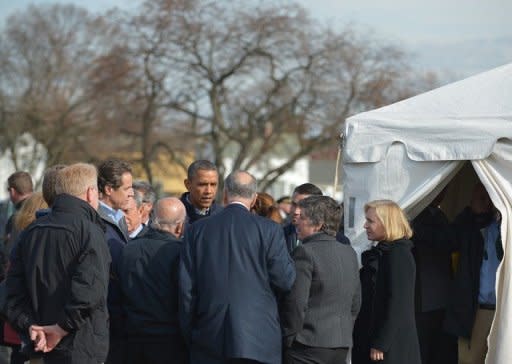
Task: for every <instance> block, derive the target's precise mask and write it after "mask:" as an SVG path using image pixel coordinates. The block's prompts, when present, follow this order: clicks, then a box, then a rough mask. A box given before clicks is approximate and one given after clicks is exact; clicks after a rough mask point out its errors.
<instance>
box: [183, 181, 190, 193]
mask: <svg viewBox="0 0 512 364" xmlns="http://www.w3.org/2000/svg"><path fill="white" fill-rule="evenodd" d="M183 184H184V185H185V188H186V189H187V191H189V192H190V181H189V180H188V178H185V179H184V180H183Z"/></svg>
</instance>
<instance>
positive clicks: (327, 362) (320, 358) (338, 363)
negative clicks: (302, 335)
mask: <svg viewBox="0 0 512 364" xmlns="http://www.w3.org/2000/svg"><path fill="white" fill-rule="evenodd" d="M347 354H348V348H335V349H327V348H313V347H311V346H306V345H302V344H299V343H297V342H294V343H293V344H292V347H291V348H288V349H285V351H284V364H343V363H345V362H346V360H347Z"/></svg>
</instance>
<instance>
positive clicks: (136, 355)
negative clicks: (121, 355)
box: [124, 338, 188, 364]
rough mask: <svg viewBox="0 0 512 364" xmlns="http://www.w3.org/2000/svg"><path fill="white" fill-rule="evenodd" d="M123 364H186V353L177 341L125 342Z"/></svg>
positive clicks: (183, 345) (181, 344) (182, 345)
mask: <svg viewBox="0 0 512 364" xmlns="http://www.w3.org/2000/svg"><path fill="white" fill-rule="evenodd" d="M124 363H125V364H142V363H144V364H168V363H173V364H186V363H188V353H187V350H186V348H185V344H184V343H182V342H180V340H179V339H173V338H169V340H166V341H162V340H158V341H156V340H155V341H145V342H141V341H132V340H130V339H128V340H127V342H126V351H125V361H124Z"/></svg>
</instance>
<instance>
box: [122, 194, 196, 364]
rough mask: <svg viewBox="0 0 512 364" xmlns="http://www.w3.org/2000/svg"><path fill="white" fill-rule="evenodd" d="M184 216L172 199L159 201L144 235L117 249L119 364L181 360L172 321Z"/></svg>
mask: <svg viewBox="0 0 512 364" xmlns="http://www.w3.org/2000/svg"><path fill="white" fill-rule="evenodd" d="M186 216H187V212H186V210H185V206H183V204H182V203H181V201H180V200H179V199H177V198H176V197H167V198H163V199H161V200H159V201H158V202H157V204H156V206H155V218H154V220H153V222H152V225H151V227H150V228H148V231H147V232H146V234H145V235H144V236H142V237H138V238H136V239H134V240H132V241H131V242H130V243H129V244H127V245H126V247H125V248H124V249H123V253H122V255H121V260H120V263H119V266H120V268H119V270H120V281H121V288H122V291H123V309H124V312H125V313H126V325H125V332H126V339H127V345H126V354H125V358H124V363H125V364H138V363H152V364H167V363H170V362H172V363H174V364H180V363H186V362H187V360H186V359H187V355H186V348H185V343H184V342H183V339H182V337H181V333H180V327H179V323H178V264H179V257H180V248H181V245H182V242H181V240H180V236H181V235H182V229H183V227H184V225H185V219H186Z"/></svg>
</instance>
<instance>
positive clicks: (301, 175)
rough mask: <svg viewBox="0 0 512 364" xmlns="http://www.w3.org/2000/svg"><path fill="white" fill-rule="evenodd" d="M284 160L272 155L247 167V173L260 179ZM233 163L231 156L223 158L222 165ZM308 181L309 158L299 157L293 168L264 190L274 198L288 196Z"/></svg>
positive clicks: (228, 170)
mask: <svg viewBox="0 0 512 364" xmlns="http://www.w3.org/2000/svg"><path fill="white" fill-rule="evenodd" d="M285 162H286V159H283V158H278V157H273V158H270V159H268V160H266V161H265V162H262V163H260V164H258V165H257V166H256V167H254V168H251V169H249V171H248V172H249V173H251V174H252V175H254V177H256V179H258V180H259V179H260V178H262V177H263V175H264V174H265V172H267V171H268V170H271V169H273V168H276V167H278V166H280V165H282V164H283V163H285ZM232 164H233V159H232V158H225V159H224V165H225V166H226V167H227V168H229V167H230V166H231V165H232ZM230 172H231V170H230V169H227V170H226V175H227V173H230ZM308 181H309V159H308V158H301V159H299V160H298V161H297V162H296V163H295V165H294V166H293V168H291V169H290V170H288V171H286V172H285V173H284V174H283V175H281V176H280V177H279V178H278V180H277V181H276V182H275V183H274V184H273V185H272V186H271V187H270V189H268V190H267V191H266V192H268V193H270V194H271V195H272V197H274V198H275V199H276V200H277V199H278V198H280V197H282V196H290V195H291V194H292V192H293V189H294V188H295V187H296V186H298V185H300V184H302V183H306V182H308Z"/></svg>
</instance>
